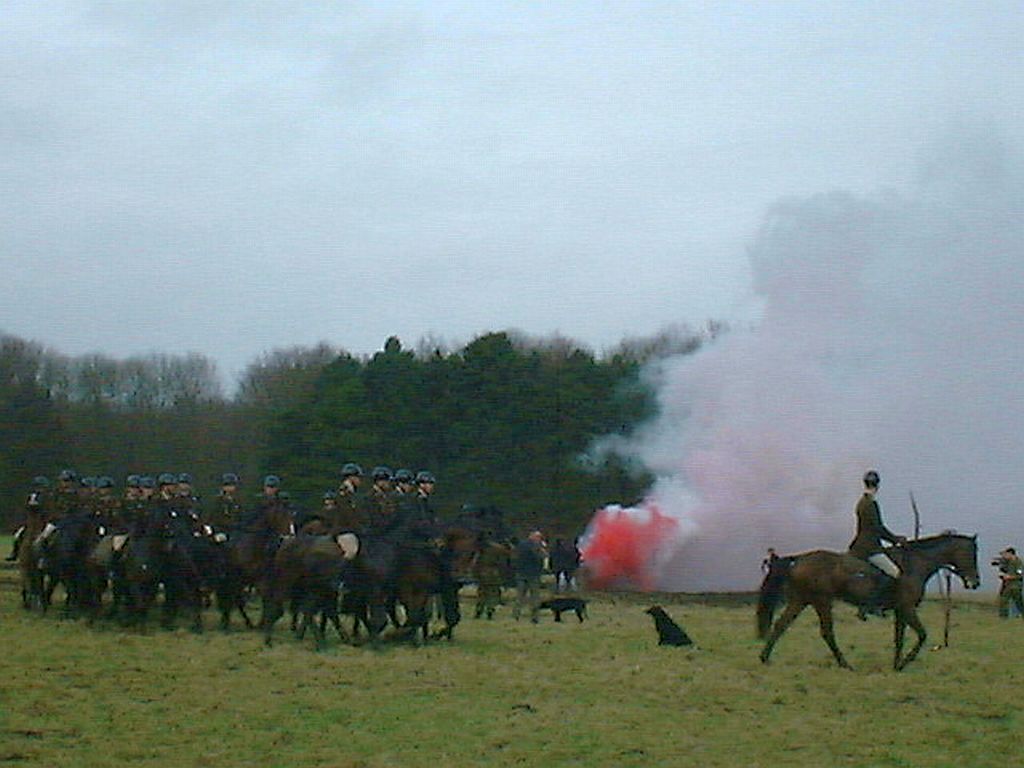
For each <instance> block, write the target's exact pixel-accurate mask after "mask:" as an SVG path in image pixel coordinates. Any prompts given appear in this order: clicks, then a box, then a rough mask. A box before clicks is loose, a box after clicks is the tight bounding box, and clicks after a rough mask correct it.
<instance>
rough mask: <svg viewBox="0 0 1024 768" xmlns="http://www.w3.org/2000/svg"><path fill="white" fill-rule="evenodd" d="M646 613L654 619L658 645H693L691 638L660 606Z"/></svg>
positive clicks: (655, 606) (654, 606)
mask: <svg viewBox="0 0 1024 768" xmlns="http://www.w3.org/2000/svg"><path fill="white" fill-rule="evenodd" d="M644 613H646V614H648V615H649V616H651V617H652V618H653V619H654V628H655V629H656V630H658V645H693V640H691V639H690V636H689V635H688V634H686V632H685V631H684V630H683V628H682V627H680V626H679V625H678V624H676V623H675V622H674V621H672V617H671V616H669V615H668V614H667V613H665V609H664V608H662V607H661V606H660V605H652V606H651V607H650V608H648V609H647V610H646V611H644Z"/></svg>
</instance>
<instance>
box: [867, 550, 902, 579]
mask: <svg viewBox="0 0 1024 768" xmlns="http://www.w3.org/2000/svg"><path fill="white" fill-rule="evenodd" d="M868 562H869V563H871V564H872V565H873V566H875V568H877V569H878V570H880V571H881V572H882V573H884V574H885V575H886V576H892V577H893V578H894V579H898V578H899V577H900V574H901V573H902V571H900V567H899V566H898V565H896V563H894V562H893V561H892V558H890V557H889V556H888V555H887V554H885V552H876V553H875V554H873V555H871V556H870V557H869V558H868Z"/></svg>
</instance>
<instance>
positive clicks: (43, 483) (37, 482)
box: [32, 475, 50, 488]
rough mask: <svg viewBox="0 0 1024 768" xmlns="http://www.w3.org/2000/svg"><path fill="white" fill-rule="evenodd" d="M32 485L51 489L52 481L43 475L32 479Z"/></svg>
mask: <svg viewBox="0 0 1024 768" xmlns="http://www.w3.org/2000/svg"><path fill="white" fill-rule="evenodd" d="M32 485H34V486H35V487H36V488H49V487H50V479H49V478H48V477H44V476H43V475H36V476H35V477H33V478H32Z"/></svg>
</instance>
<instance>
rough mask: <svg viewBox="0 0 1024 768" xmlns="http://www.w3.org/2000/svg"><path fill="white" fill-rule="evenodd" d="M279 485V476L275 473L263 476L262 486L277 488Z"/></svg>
mask: <svg viewBox="0 0 1024 768" xmlns="http://www.w3.org/2000/svg"><path fill="white" fill-rule="evenodd" d="M280 485H281V478H280V477H278V476H277V475H267V476H266V477H264V478H263V487H264V488H278V487H280Z"/></svg>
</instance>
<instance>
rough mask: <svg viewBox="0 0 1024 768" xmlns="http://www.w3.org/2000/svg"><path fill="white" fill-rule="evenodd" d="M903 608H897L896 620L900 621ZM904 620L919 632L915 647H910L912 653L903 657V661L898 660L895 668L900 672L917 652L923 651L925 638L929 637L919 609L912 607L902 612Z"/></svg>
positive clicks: (915, 656) (914, 657)
mask: <svg viewBox="0 0 1024 768" xmlns="http://www.w3.org/2000/svg"><path fill="white" fill-rule="evenodd" d="M900 614H901V610H900V609H897V610H896V616H897V618H896V621H900V620H901V619H900V618H899V617H900ZM902 616H903V618H902V621H905V622H906V623H907V624H909V625H910V628H911V629H913V630H914V631H915V632H917V642H916V643H915V644H914V647H913V648H911V649H910V653H908V654H907V655H906V656H904V657H903V660H902V661H897V662H896V665H895V669H896V671H897V672H898V671H899V670H901V669H903V668H904V667H906V666H907V664H909V663H910V662H912V661H913V660H914V659H916V658H917V654H918V653H920V652H921V648H922V647H923V646H924V643H925V640H927V639H928V630H927V629H925V628H924V624H922V623H921V619H920V618H918V616H917V610H916V609H915V608H913V607H911V608H910V609H909V610H907V611H906V612H905V613H903V614H902Z"/></svg>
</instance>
